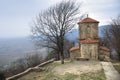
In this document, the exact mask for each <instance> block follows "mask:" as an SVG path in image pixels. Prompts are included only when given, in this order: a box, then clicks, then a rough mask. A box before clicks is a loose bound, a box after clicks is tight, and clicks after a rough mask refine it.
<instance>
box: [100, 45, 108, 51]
mask: <svg viewBox="0 0 120 80" xmlns="http://www.w3.org/2000/svg"><path fill="white" fill-rule="evenodd" d="M99 49H101V50H104V51H110V50H109V49H108V48H107V47H105V46H100V47H99Z"/></svg>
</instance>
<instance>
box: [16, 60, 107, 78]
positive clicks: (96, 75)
mask: <svg viewBox="0 0 120 80" xmlns="http://www.w3.org/2000/svg"><path fill="white" fill-rule="evenodd" d="M67 63H70V62H69V61H67V62H65V64H67ZM60 65H64V64H61V63H60V61H55V62H53V63H50V64H48V65H45V66H44V67H53V68H54V67H57V66H60ZM18 80H106V78H105V74H104V71H103V70H102V71H99V72H96V73H93V72H89V73H82V74H78V75H76V74H73V73H66V74H65V75H59V74H55V73H54V72H52V71H51V70H48V71H41V72H31V73H29V74H27V75H25V76H23V77H21V78H20V79H18Z"/></svg>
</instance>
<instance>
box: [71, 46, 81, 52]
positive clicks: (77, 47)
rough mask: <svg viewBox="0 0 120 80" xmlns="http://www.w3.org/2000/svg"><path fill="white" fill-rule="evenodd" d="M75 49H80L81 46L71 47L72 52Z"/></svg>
mask: <svg viewBox="0 0 120 80" xmlns="http://www.w3.org/2000/svg"><path fill="white" fill-rule="evenodd" d="M75 50H79V46H74V47H72V48H70V52H72V51H75Z"/></svg>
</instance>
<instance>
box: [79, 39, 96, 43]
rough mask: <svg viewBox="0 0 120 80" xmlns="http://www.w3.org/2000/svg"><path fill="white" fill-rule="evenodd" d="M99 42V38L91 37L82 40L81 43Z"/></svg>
mask: <svg viewBox="0 0 120 80" xmlns="http://www.w3.org/2000/svg"><path fill="white" fill-rule="evenodd" d="M97 42H98V39H91V38H87V39H83V40H80V43H83V44H91V43H97Z"/></svg>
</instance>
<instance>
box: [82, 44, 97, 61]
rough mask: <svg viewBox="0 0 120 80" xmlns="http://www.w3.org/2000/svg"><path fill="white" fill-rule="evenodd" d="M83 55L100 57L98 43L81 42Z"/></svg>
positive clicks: (93, 57)
mask: <svg viewBox="0 0 120 80" xmlns="http://www.w3.org/2000/svg"><path fill="white" fill-rule="evenodd" d="M81 57H82V58H90V59H98V44H97V43H94V44H81Z"/></svg>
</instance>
